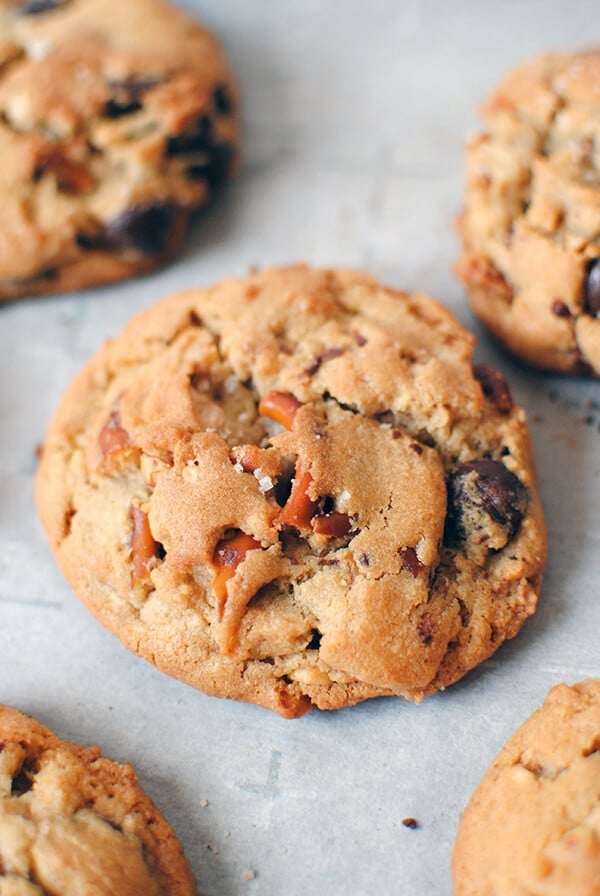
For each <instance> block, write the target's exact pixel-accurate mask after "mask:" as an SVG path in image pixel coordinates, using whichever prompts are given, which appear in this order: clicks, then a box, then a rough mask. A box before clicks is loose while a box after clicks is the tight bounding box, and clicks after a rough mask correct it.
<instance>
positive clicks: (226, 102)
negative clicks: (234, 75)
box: [213, 84, 233, 115]
mask: <svg viewBox="0 0 600 896" xmlns="http://www.w3.org/2000/svg"><path fill="white" fill-rule="evenodd" d="M213 102H214V104H215V109H216V110H217V112H218V113H219V115H230V114H231V112H233V97H232V96H231V93H230V91H229V88H228V86H227V84H217V86H216V87H215V89H214V90H213Z"/></svg>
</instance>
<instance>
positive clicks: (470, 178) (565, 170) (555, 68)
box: [456, 50, 600, 376]
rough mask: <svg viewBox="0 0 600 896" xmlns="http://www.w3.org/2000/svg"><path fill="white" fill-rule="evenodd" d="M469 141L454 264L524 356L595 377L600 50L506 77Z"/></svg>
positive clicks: (478, 309) (599, 331)
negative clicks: (459, 250)
mask: <svg viewBox="0 0 600 896" xmlns="http://www.w3.org/2000/svg"><path fill="white" fill-rule="evenodd" d="M481 113H482V117H483V120H484V130H483V132H482V133H480V134H478V135H477V136H475V137H473V138H472V139H470V140H469V142H468V144H467V186H466V198H465V207H464V212H463V214H462V215H461V218H460V221H459V231H460V234H461V237H462V242H463V254H462V255H461V257H460V258H459V260H458V262H457V265H456V270H457V273H458V275H459V277H460V278H461V279H462V280H463V281H464V283H465V284H466V286H467V290H468V295H469V299H470V302H471V305H472V307H473V310H474V311H475V313H476V314H477V315H478V317H479V318H480V319H481V320H482V322H483V323H484V324H485V325H486V327H488V329H489V330H490V331H491V333H492V334H493V335H494V336H495V337H496V338H497V339H498V340H499V341H500V342H501V343H503V344H504V346H505V347H506V348H508V349H509V350H510V351H511V352H513V353H514V354H515V355H517V356H519V357H520V358H521V359H522V360H524V361H526V362H527V363H529V364H531V365H533V366H535V367H540V368H543V369H546V370H554V371H558V372H561V373H571V374H584V375H592V376H600V157H599V155H598V146H599V145H600V51H597V50H594V51H590V52H582V53H573V54H552V55H545V56H541V57H538V58H536V59H534V60H533V61H531V62H529V63H528V64H526V65H523V66H521V67H519V68H517V69H515V70H514V71H513V72H511V73H510V74H509V75H508V76H507V77H506V78H505V80H503V81H502V82H501V83H500V85H499V86H498V87H497V88H496V90H495V91H494V92H493V93H492V95H491V97H490V98H489V99H488V100H487V101H486V102H485V103H484V105H483V107H482V109H481Z"/></svg>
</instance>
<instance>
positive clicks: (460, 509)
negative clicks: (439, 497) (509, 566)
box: [448, 458, 527, 538]
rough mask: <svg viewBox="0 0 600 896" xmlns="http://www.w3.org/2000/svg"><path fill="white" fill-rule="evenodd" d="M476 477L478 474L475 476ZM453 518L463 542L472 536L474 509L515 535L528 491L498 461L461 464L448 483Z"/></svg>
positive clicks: (455, 528) (456, 532)
mask: <svg viewBox="0 0 600 896" xmlns="http://www.w3.org/2000/svg"><path fill="white" fill-rule="evenodd" d="M472 474H475V475H474V476H473V475H472ZM448 500H449V515H450V519H451V520H452V522H453V528H454V533H455V534H456V535H457V536H458V537H459V538H465V537H466V535H467V534H468V533H467V532H466V528H467V517H468V512H469V509H470V508H473V507H476V508H477V507H478V508H480V509H481V510H483V511H484V512H485V513H486V514H487V515H488V516H489V517H490V518H491V519H492V520H493V521H494V522H495V523H497V524H498V525H500V526H504V527H506V528H507V529H508V532H509V535H510V536H512V535H514V534H515V532H516V531H517V529H518V528H519V526H520V524H521V520H522V519H523V514H524V513H525V507H526V503H527V491H526V489H525V487H524V486H523V484H522V483H521V481H520V479H519V478H518V477H517V476H515V474H514V473H511V472H510V470H508V469H507V468H506V467H505V466H504V464H503V463H501V462H500V461H498V460H489V459H485V458H483V459H482V460H473V461H469V462H468V463H464V464H461V466H460V467H458V468H457V469H456V470H455V471H454V472H453V473H452V475H451V476H450V479H449V481H448Z"/></svg>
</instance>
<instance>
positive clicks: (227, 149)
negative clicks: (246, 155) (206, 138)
mask: <svg viewBox="0 0 600 896" xmlns="http://www.w3.org/2000/svg"><path fill="white" fill-rule="evenodd" d="M205 155H206V160H205V161H202V162H194V164H193V165H190V166H189V167H188V168H187V169H186V173H187V176H188V177H189V178H190V180H205V181H206V182H207V183H208V186H209V187H210V188H211V190H214V189H215V187H218V186H219V185H220V184H222V183H223V181H224V180H225V179H226V178H227V175H228V173H229V168H230V166H231V162H232V159H233V157H234V150H233V146H230V144H229V143H216V144H214V145H213V146H211V147H210V149H208V150H207V152H206V154H205Z"/></svg>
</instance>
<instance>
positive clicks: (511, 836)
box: [453, 679, 600, 896]
mask: <svg viewBox="0 0 600 896" xmlns="http://www.w3.org/2000/svg"><path fill="white" fill-rule="evenodd" d="M453 871H454V883H455V891H454V892H455V896H516V894H517V893H518V894H519V896H567V894H568V896H598V894H599V893H600V680H597V679H596V680H593V679H590V680H588V681H584V682H582V683H580V684H576V685H574V686H573V687H568V686H567V685H566V684H560V685H557V686H556V687H554V688H552V690H551V691H550V693H549V694H548V696H547V698H546V700H545V702H544V704H543V705H542V706H541V707H540V708H539V709H538V710H537V711H536V712H534V714H533V715H532V716H531V717H530V718H529V719H528V720H527V721H526V722H525V724H524V725H522V726H521V728H519V730H518V731H517V732H516V733H515V734H514V735H513V736H512V737H511V738H510V740H509V741H508V743H507V744H506V746H505V747H504V749H503V750H502V751H501V753H500V754H499V755H498V757H497V758H496V759H495V761H494V763H493V764H492V766H491V767H490V769H489V770H488V771H487V772H486V774H485V776H484V778H483V780H482V782H481V784H480V785H479V787H478V788H477V790H476V791H475V793H474V794H473V796H472V798H471V802H470V803H469V805H468V806H467V809H466V811H465V814H464V816H463V819H462V822H461V827H460V831H459V834H458V838H457V841H456V846H455V849H454V858H453Z"/></svg>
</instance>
